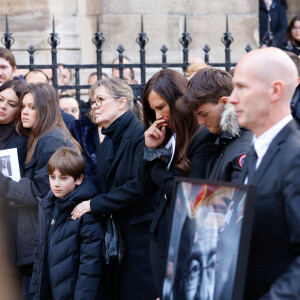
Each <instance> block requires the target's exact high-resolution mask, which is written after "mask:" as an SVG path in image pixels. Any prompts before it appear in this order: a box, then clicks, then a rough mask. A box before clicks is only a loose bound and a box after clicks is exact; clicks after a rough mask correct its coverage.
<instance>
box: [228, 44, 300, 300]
mask: <svg viewBox="0 0 300 300" xmlns="http://www.w3.org/2000/svg"><path fill="white" fill-rule="evenodd" d="M233 82H234V90H233V92H232V94H231V96H230V102H231V103H232V104H233V105H234V106H235V109H236V112H237V116H238V122H239V124H240V126H244V127H246V128H249V129H251V130H252V131H253V133H254V139H253V146H252V147H251V150H250V152H249V154H248V155H247V157H246V160H245V164H244V168H243V169H242V173H241V177H240V181H241V182H242V183H247V182H248V183H249V184H256V185H257V196H256V204H255V212H254V223H253V232H252V237H251V244H250V251H249V259H248V268H247V277H246V286H245V293H244V298H243V299H245V300H248V299H251V300H252V299H278V300H279V299H299V295H300V285H299V278H300V230H299V229H300V185H299V182H298V178H299V177H300V131H299V129H298V128H297V124H296V123H295V121H294V120H293V117H292V115H291V110H290V100H291V98H292V96H293V93H294V91H295V88H296V86H297V85H298V79H297V69H296V67H295V65H294V64H293V62H292V61H291V59H290V58H289V57H288V56H287V55H286V54H285V53H284V52H283V51H281V50H279V49H277V48H264V49H259V50H253V51H251V52H250V53H248V54H247V55H246V56H244V57H243V58H242V59H241V60H240V61H239V63H238V65H237V67H236V69H235V73H234V77H233Z"/></svg>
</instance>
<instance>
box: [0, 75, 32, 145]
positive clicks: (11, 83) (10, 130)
mask: <svg viewBox="0 0 300 300" xmlns="http://www.w3.org/2000/svg"><path fill="white" fill-rule="evenodd" d="M26 87H27V85H26V84H25V83H24V82H22V81H20V80H8V81H6V82H4V83H3V84H2V85H1V86H0V92H2V91H4V90H6V89H12V90H13V91H14V92H15V93H16V95H17V97H18V98H19V101H20V98H21V97H22V94H23V92H24V91H25V90H26ZM17 114H18V111H16V117H17ZM13 134H15V122H12V123H11V124H7V125H2V126H1V127H0V149H2V148H3V147H5V144H6V142H7V141H8V139H9V138H10V137H11V136H12V135H13Z"/></svg>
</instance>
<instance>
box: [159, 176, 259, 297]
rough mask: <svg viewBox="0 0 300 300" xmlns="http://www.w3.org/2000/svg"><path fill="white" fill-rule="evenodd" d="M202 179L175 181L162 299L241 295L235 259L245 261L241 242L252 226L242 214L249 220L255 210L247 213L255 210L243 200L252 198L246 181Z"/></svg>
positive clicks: (240, 278) (240, 280) (239, 278)
mask: <svg viewBox="0 0 300 300" xmlns="http://www.w3.org/2000/svg"><path fill="white" fill-rule="evenodd" d="M202 182H203V181H201V183H200V181H198V180H191V179H182V181H180V180H179V181H176V195H174V210H173V220H172V226H171V236H170V241H169V251H168V260H167V266H166V275H165V280H164V287H163V299H164V300H167V299H168V300H171V299H172V300H221V299H239V298H238V297H237V295H239V294H241V295H242V292H241V291H240V289H241V287H242V285H243V280H244V279H243V278H242V277H243V276H238V278H237V276H236V274H240V273H241V272H240V270H238V267H239V266H238V265H237V262H238V261H239V263H242V264H244V265H245V264H246V262H247V260H246V259H245V255H244V253H245V251H242V250H243V249H241V248H240V241H241V239H243V240H245V239H249V237H250V234H249V232H250V231H249V230H245V228H244V230H242V229H243V228H242V227H243V222H244V220H245V218H246V222H247V224H250V223H249V220H250V221H251V218H253V211H252V212H251V211H250V213H249V212H248V211H247V213H245V212H246V210H249V209H250V210H253V207H254V206H253V205H246V203H247V202H249V203H250V202H251V199H252V197H251V199H250V200H249V197H247V196H248V193H247V188H245V186H244V188H243V187H242V186H239V187H238V186H237V185H233V184H228V183H227V184H225V185H223V183H221V184H220V183H216V184H204V183H202ZM252 204H253V203H252ZM247 219H248V220H247ZM247 229H249V226H248V225H247ZM246 252H247V251H246ZM241 253H242V254H241ZM242 267H243V266H242ZM244 275H245V274H244Z"/></svg>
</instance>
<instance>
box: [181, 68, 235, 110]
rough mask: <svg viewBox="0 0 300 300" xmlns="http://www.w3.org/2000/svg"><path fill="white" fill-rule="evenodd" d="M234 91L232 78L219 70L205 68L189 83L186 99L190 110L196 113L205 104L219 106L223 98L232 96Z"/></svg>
mask: <svg viewBox="0 0 300 300" xmlns="http://www.w3.org/2000/svg"><path fill="white" fill-rule="evenodd" d="M232 90H233V83H232V77H231V75H230V74H229V73H227V72H226V71H223V70H219V69H212V68H204V69H202V70H201V71H199V72H197V73H196V74H195V75H194V76H193V77H192V79H191V80H190V81H189V84H188V89H187V91H186V94H185V97H186V98H188V103H189V108H190V109H191V110H193V111H195V110H196V109H197V108H198V107H199V106H200V105H202V104H205V103H213V104H218V102H219V100H220V98H221V97H223V96H228V97H229V96H230V94H231V92H232Z"/></svg>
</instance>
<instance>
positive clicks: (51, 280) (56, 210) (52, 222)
mask: <svg viewBox="0 0 300 300" xmlns="http://www.w3.org/2000/svg"><path fill="white" fill-rule="evenodd" d="M58 213H59V200H58V199H56V202H55V205H54V211H53V216H52V220H51V224H50V229H49V237H48V243H49V238H50V244H48V249H49V253H48V269H49V279H50V284H51V292H52V296H53V299H55V295H54V288H53V287H54V286H53V277H52V273H51V266H52V264H51V262H52V244H53V233H54V230H55V224H56V218H57V216H58Z"/></svg>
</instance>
